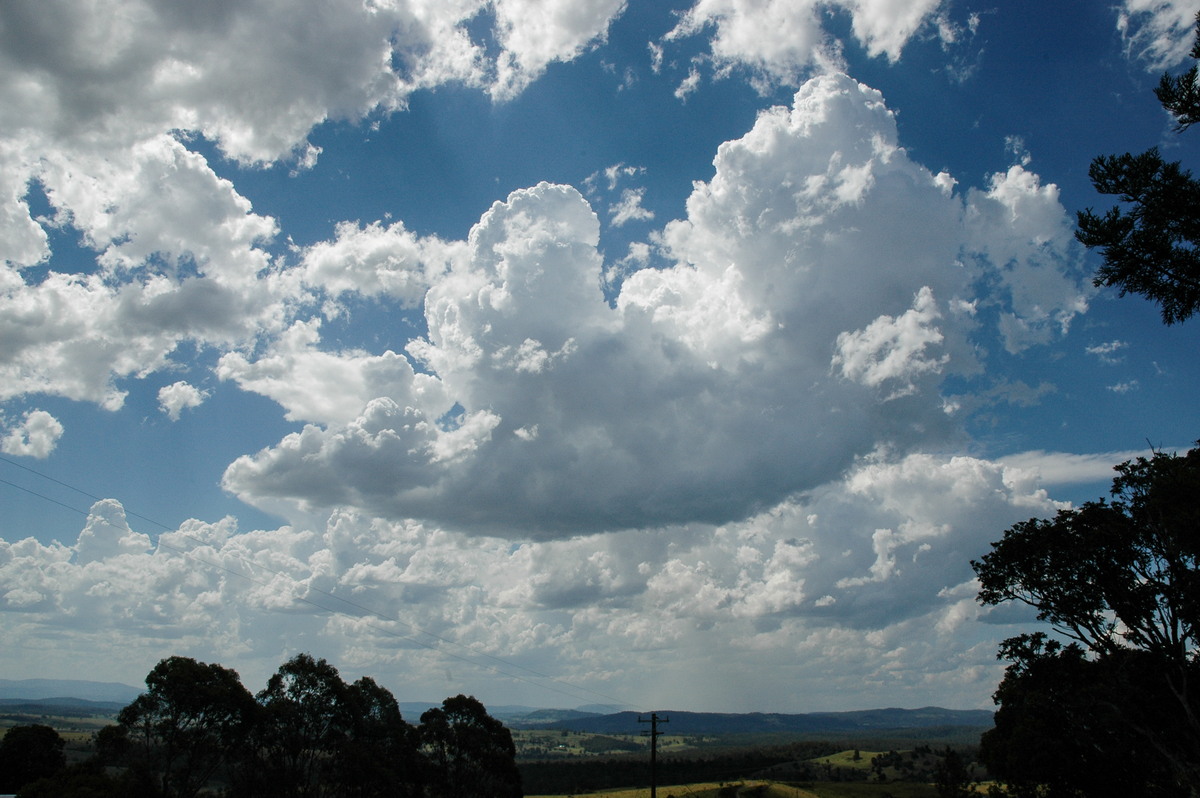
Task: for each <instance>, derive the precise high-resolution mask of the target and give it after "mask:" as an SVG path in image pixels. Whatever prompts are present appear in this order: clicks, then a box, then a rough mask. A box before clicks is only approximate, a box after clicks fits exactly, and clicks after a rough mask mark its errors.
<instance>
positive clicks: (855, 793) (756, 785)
mask: <svg viewBox="0 0 1200 798" xmlns="http://www.w3.org/2000/svg"><path fill="white" fill-rule="evenodd" d="M585 795H586V796H589V798H591V797H592V796H594V798H650V788H649V787H642V788H639V789H635V790H607V791H604V792H593V793H577V794H576V795H574V796H571V795H538V796H526V798H583V796H585ZM936 795H937V792H936V791H935V790H934V788H933V785H931V784H918V783H912V782H893V783H889V784H869V783H865V782H861V781H859V782H814V783H812V784H804V785H803V786H797V785H793V784H784V783H782V782H777V781H758V780H747V781H739V782H730V783H728V784H719V783H712V782H709V783H701V784H682V785H671V786H665V787H659V788H658V796H659V798H735V797H736V798H885V796H891V797H892V798H934V796H936Z"/></svg>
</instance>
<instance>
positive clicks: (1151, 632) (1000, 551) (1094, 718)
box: [971, 448, 1200, 795]
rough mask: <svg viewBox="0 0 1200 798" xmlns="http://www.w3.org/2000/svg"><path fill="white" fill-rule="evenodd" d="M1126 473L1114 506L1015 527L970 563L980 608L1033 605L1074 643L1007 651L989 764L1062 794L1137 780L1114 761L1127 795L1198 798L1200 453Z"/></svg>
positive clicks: (1116, 486)
mask: <svg viewBox="0 0 1200 798" xmlns="http://www.w3.org/2000/svg"><path fill="white" fill-rule="evenodd" d="M1116 470H1117V472H1118V476H1117V477H1116V478H1115V479H1114V480H1113V488H1112V496H1113V501H1111V502H1105V501H1103V500H1101V501H1097V502H1088V503H1086V504H1084V505H1082V506H1081V507H1079V508H1078V509H1071V510H1063V511H1061V512H1059V513H1058V515H1057V517H1055V518H1054V519H1053V520H1043V519H1030V520H1029V521H1024V522H1022V523H1019V524H1016V525H1014V526H1013V527H1011V528H1010V529H1008V530H1007V531H1006V532H1005V533H1004V537H1003V539H1002V540H1000V541H997V542H996V543H993V544H992V551H991V552H990V553H988V554H987V555H985V556H984V557H982V558H981V559H980V560H978V561H973V562H972V563H971V565H972V567H973V568H974V569H975V572H976V574H977V575H978V577H979V582H980V591H979V600H980V602H982V603H983V604H987V605H996V604H1002V603H1005V602H1019V603H1024V604H1027V605H1029V606H1031V607H1034V608H1035V609H1036V610H1037V612H1038V619H1039V620H1042V621H1047V622H1049V623H1050V625H1051V626H1052V628H1053V629H1054V630H1055V632H1057V634H1058V635H1059V636H1060V637H1061V638H1064V639H1066V640H1068V641H1070V642H1069V645H1063V644H1062V643H1061V642H1059V641H1058V640H1052V639H1050V638H1048V637H1047V636H1046V635H1045V634H1044V633H1036V634H1026V635H1021V636H1019V637H1015V638H1012V639H1010V640H1008V641H1005V643H1004V644H1003V645H1002V647H1001V652H1000V654H1001V656H1002V657H1003V658H1005V659H1008V660H1009V661H1010V662H1011V663H1012V664H1011V665H1010V666H1009V668H1008V670H1007V671H1006V673H1005V677H1004V681H1003V682H1002V683H1001V685H1000V688H999V689H998V690H997V692H996V695H995V699H996V701H997V703H998V704H999V705H1000V708H999V710H998V711H997V713H996V727H995V729H994V730H993V731H991V732H989V733H988V735H987V736H986V737H985V739H984V746H983V748H984V755H985V761H986V762H987V764H988V766H989V769H991V770H993V772H995V773H996V774H997V775H1001V776H1002V777H1004V778H1006V779H1007V780H1009V781H1010V782H1012V783H1029V784H1034V785H1036V784H1041V785H1043V786H1044V785H1048V784H1058V785H1059V788H1060V789H1061V790H1062V792H1061V793H1054V794H1064V795H1067V794H1072V793H1071V792H1070V790H1072V789H1075V790H1080V791H1082V793H1083V794H1095V792H1094V790H1095V789H1098V788H1101V787H1104V786H1105V785H1107V786H1108V787H1112V786H1113V785H1115V784H1117V783H1120V782H1122V781H1125V780H1127V779H1126V778H1123V777H1122V776H1121V774H1120V773H1119V772H1117V771H1116V770H1114V765H1113V763H1120V768H1123V772H1125V773H1126V774H1127V776H1129V777H1132V778H1133V779H1134V782H1135V783H1133V784H1129V785H1123V787H1122V790H1123V792H1122V794H1125V795H1134V794H1139V793H1142V792H1145V793H1146V794H1159V795H1171V794H1175V793H1179V794H1196V792H1197V791H1200V696H1197V685H1198V684H1200V659H1198V656H1200V654H1198V649H1200V569H1198V566H1200V534H1198V531H1200V448H1196V449H1192V450H1191V451H1189V452H1188V453H1187V454H1186V455H1182V456H1177V455H1168V454H1165V453H1161V452H1160V453H1156V454H1154V456H1153V457H1151V458H1149V459H1147V458H1138V459H1137V460H1135V461H1130V462H1126V463H1124V464H1122V465H1120V466H1118V467H1117V469H1116ZM1039 729H1040V730H1041V731H1038V730H1039ZM1106 773H1108V774H1110V775H1107V776H1105V775H1104V774H1106ZM1097 776H1099V780H1098V781H1092V780H1091V779H1093V778H1095V777H1097ZM1085 785H1090V786H1087V787H1085ZM1146 791H1149V792H1146Z"/></svg>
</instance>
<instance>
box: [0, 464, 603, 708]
mask: <svg viewBox="0 0 1200 798" xmlns="http://www.w3.org/2000/svg"><path fill="white" fill-rule="evenodd" d="M0 462H5V463H8V464H9V465H12V466H15V467H17V468H20V469H23V470H24V471H27V472H29V473H31V474H34V475H35V476H38V477H40V478H42V479H45V480H48V481H50V482H53V483H55V484H56V485H60V486H61V487H64V488H66V489H68V490H71V491H74V492H76V493H78V494H80V495H82V496H86V497H87V498H89V499H92V500H93V501H103V500H104V499H102V498H101V497H99V496H96V495H95V494H92V493H89V492H87V491H85V490H83V489H81V488H78V487H76V486H74V485H71V484H69V483H67V482H64V481H62V480H60V479H57V478H55V477H52V476H50V475H49V474H44V473H42V472H41V471H38V470H37V469H34V468H30V467H29V466H26V465H24V464H22V463H18V462H16V461H15V460H11V459H9V458H7V457H4V456H3V455H0ZM0 484H4V485H8V486H10V487H13V488H16V489H17V490H20V491H23V492H25V493H28V494H30V495H32V496H35V497H37V498H39V499H42V500H44V501H47V502H50V503H52V504H55V505H58V506H59V507H63V508H65V509H67V510H70V511H72V512H75V513H79V514H80V515H83V516H84V517H88V516H90V512H89V511H87V510H82V509H80V508H78V507H73V506H71V505H69V504H66V503H65V502H61V501H58V500H57V499H54V498H51V497H49V496H46V495H45V494H42V493H39V492H37V491H35V490H32V489H30V488H26V487H23V486H21V485H18V484H16V483H14V482H10V481H9V480H6V479H2V478H0ZM122 507H123V509H124V511H125V514H126V515H127V516H132V517H134V518H138V519H141V520H142V521H145V522H147V523H149V524H153V525H154V526H157V527H159V528H161V529H162V530H163V531H164V532H167V533H170V534H172V535H178V536H179V537H183V538H186V539H188V540H191V541H193V542H194V543H197V544H198V545H201V546H206V547H207V546H210V545H211V543H210V542H209V541H206V540H203V539H201V538H198V537H196V536H194V535H191V534H189V533H187V532H184V531H183V530H181V529H177V528H172V527H171V526H170V525H168V524H164V523H163V522H161V521H157V520H155V519H153V518H149V517H147V516H144V515H141V514H139V513H136V512H133V511H132V510H129V509H127V508H124V506H123V505H122ZM156 543H157V545H158V546H160V547H163V548H166V549H169V550H171V551H175V552H178V553H179V554H181V555H182V556H184V557H186V558H189V559H192V560H193V561H196V562H199V563H202V564H204V565H207V566H209V567H211V568H216V569H218V570H221V571H224V572H226V573H228V574H231V575H233V576H237V577H240V578H242V579H245V580H247V581H249V582H253V583H254V584H256V585H259V586H260V587H265V588H268V589H270V588H271V584H270V582H268V581H266V580H263V579H259V578H256V577H255V576H252V575H249V574H245V573H242V572H240V571H237V570H234V569H232V568H229V567H228V566H226V565H224V564H222V563H219V562H213V561H211V560H209V559H207V558H205V557H203V556H201V555H199V554H197V553H196V552H195V550H194V549H192V550H189V549H185V548H182V547H180V546H176V545H173V544H172V543H170V542H168V541H165V540H163V535H162V534H159V536H158V539H157V541H156ZM232 556H233V557H235V558H236V559H237V560H239V561H241V562H242V563H243V564H244V565H246V566H248V567H249V568H250V569H251V570H254V569H258V570H261V571H266V572H267V573H269V574H271V575H272V576H275V577H281V578H283V579H286V580H289V581H290V582H291V583H292V585H293V587H294V588H297V589H299V588H301V586H302V583H301V581H300V580H298V579H296V578H295V577H293V576H292V575H290V574H287V573H285V572H283V571H281V570H278V569H275V568H271V567H270V566H268V565H264V564H262V563H259V562H255V561H253V560H250V559H248V558H246V557H245V556H243V555H241V554H234V555H232ZM303 588H304V589H306V590H308V591H310V592H313V593H318V594H320V595H322V596H324V597H326V598H328V599H331V600H333V601H335V602H338V603H340V604H342V605H345V606H347V607H352V608H354V609H356V610H359V611H361V613H362V615H354V614H352V613H350V612H347V611H346V610H344V609H342V610H339V609H337V608H334V607H327V606H324V605H323V604H320V603H318V602H316V601H314V600H313V599H311V598H308V597H306V596H304V595H299V594H298V593H293V595H291V596H290V597H289V598H291V599H292V600H294V601H299V602H302V603H304V604H307V605H309V606H312V607H315V608H317V609H319V610H322V611H324V612H329V613H334V614H338V615H343V616H345V617H348V618H352V619H354V620H358V621H362V620H363V617H364V616H371V617H374V618H377V619H379V620H380V621H385V622H389V623H394V624H397V625H399V626H403V627H405V628H406V629H408V630H410V632H412V633H413V634H417V635H422V636H424V637H427V638H432V639H433V640H434V641H437V642H436V643H432V642H428V641H424V640H420V639H418V638H417V637H414V636H411V635H405V634H401V633H399V632H396V631H395V630H392V629H388V628H386V627H383V626H380V625H378V624H373V623H370V622H369V621H367V622H365V623H366V625H367V627H368V628H370V629H372V630H374V631H376V632H379V633H380V634H384V635H387V636H389V637H393V638H395V639H398V640H405V641H408V642H411V643H415V644H416V645H418V646H421V647H422V648H425V649H428V650H430V651H436V652H437V653H439V654H441V655H442V656H446V657H449V658H451V659H454V660H457V661H459V662H463V663H466V664H468V665H472V666H474V667H476V668H483V669H485V670H488V671H491V672H492V673H495V674H497V675H500V676H504V677H506V678H509V679H513V680H515V681H519V682H524V683H525V684H528V685H531V686H533V687H537V688H539V689H542V690H549V691H551V692H556V693H559V694H560V695H566V696H568V697H570V698H574V699H576V700H579V699H580V698H581V696H580V695H579V693H586V694H589V695H591V696H595V697H597V698H603V699H605V700H606V701H610V702H613V703H615V704H618V705H623V704H624V702H623V701H621V700H620V699H618V698H615V697H613V696H611V695H608V694H606V693H602V692H600V691H598V690H593V689H592V688H589V687H583V686H581V685H577V684H572V683H571V682H567V681H565V680H563V679H559V678H557V677H555V676H551V675H549V674H546V673H542V672H541V671H538V670H536V669H534V668H530V667H528V666H526V665H521V664H519V663H516V662H512V661H510V660H506V659H504V658H503V657H499V656H496V655H494V654H489V653H487V652H482V651H471V654H472V656H475V657H478V658H481V659H485V660H488V661H490V662H492V663H495V664H488V663H487V662H479V661H478V660H476V659H471V658H470V657H468V656H464V655H460V654H455V653H454V652H452V651H447V650H445V649H444V648H443V647H442V646H440V645H438V643H441V644H444V645H445V646H452V647H456V648H462V649H466V650H468V651H470V649H469V647H467V646H465V645H463V644H462V643H459V642H457V641H455V640H451V639H450V638H447V637H444V636H442V635H439V634H436V633H434V632H430V631H427V630H425V629H421V628H420V627H418V626H415V625H413V624H410V623H408V622H407V621H404V620H401V619H400V618H399V617H397V616H395V615H391V614H388V613H384V612H382V611H380V610H377V609H374V608H372V607H368V606H366V605H364V604H361V603H359V602H357V601H354V600H352V599H348V598H345V597H343V596H338V595H335V594H333V593H330V592H328V591H326V590H322V589H321V588H319V587H316V586H314V585H311V584H307V585H303ZM504 668H508V669H512V670H519V671H523V672H524V673H527V674H530V675H531V676H534V677H537V679H541V680H544V681H536V680H535V679H533V678H529V677H526V676H521V675H519V674H516V673H511V672H509V671H507V670H504ZM545 682H549V683H550V684H546V683H545ZM554 685H559V686H554Z"/></svg>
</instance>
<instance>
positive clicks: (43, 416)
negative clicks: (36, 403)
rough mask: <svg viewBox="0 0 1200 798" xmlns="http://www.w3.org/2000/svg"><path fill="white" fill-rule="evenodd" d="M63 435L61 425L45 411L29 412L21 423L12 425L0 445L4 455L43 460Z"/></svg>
mask: <svg viewBox="0 0 1200 798" xmlns="http://www.w3.org/2000/svg"><path fill="white" fill-rule="evenodd" d="M62 435H63V425H62V423H61V422H60V421H59V420H58V419H56V418H55V417H54V416H52V415H50V414H49V413H47V412H46V411H45V410H30V411H29V412H28V413H26V414H25V415H24V416H23V417H22V419H21V423H19V424H16V425H14V426H13V427H11V428H10V429H9V430H8V434H7V435H5V436H4V439H3V442H2V443H0V450H2V451H3V452H4V453H5V454H13V455H18V456H21V457H36V458H38V459H40V460H43V459H45V458H47V457H49V456H50V453H51V452H53V451H54V448H55V447H56V446H58V439H59V438H61V437H62Z"/></svg>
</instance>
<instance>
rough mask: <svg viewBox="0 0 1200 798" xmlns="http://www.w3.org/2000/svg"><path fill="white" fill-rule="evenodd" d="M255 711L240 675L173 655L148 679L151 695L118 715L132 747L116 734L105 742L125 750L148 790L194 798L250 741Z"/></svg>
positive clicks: (135, 702) (151, 673) (147, 686)
mask: <svg viewBox="0 0 1200 798" xmlns="http://www.w3.org/2000/svg"><path fill="white" fill-rule="evenodd" d="M252 712H253V698H252V697H251V695H250V693H249V691H247V690H246V688H245V687H243V686H242V683H241V681H239V679H238V675H237V672H236V671H233V670H230V669H229V668H224V667H222V666H220V665H216V664H212V665H209V664H207V663H204V662H197V661H196V660H194V659H191V658H189V657H168V658H167V659H164V660H162V661H161V662H159V663H158V664H157V665H155V666H154V669H153V670H151V671H150V673H149V674H148V675H147V676H146V692H145V693H142V695H140V696H138V697H137V698H136V699H134V701H133V702H132V703H131V704H129V706H127V707H125V708H124V709H123V710H121V713H120V715H118V717H117V720H118V723H119V724H120V727H121V728H122V729H123V730H124V732H125V736H126V737H127V743H128V744H127V745H125V743H124V742H122V741H120V740H118V739H117V738H116V737H115V736H113V735H111V734H110V735H109V736H107V737H106V738H105V740H104V741H103V743H104V746H111V747H115V748H122V747H124V749H125V750H124V753H125V754H126V755H127V756H128V758H129V762H130V764H131V766H132V768H133V769H134V771H136V772H138V773H139V774H140V775H142V776H143V777H144V779H145V781H146V784H147V787H148V788H149V785H153V789H154V790H155V791H156V792H158V793H160V794H161V795H163V796H187V797H188V798H190V796H194V795H196V793H198V792H199V791H200V789H201V788H202V787H203V786H204V785H205V784H206V783H208V780H209V778H211V777H212V775H213V773H214V772H215V771H216V769H217V767H218V766H219V765H220V764H221V762H222V760H223V758H224V757H225V755H226V753H228V752H229V751H230V750H231V749H233V748H234V747H235V746H237V745H238V744H240V743H241V741H242V740H243V739H244V738H245V735H246V733H247V731H248V728H249V724H250V721H251V713H252ZM117 736H120V735H119V734H118V735H117Z"/></svg>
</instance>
